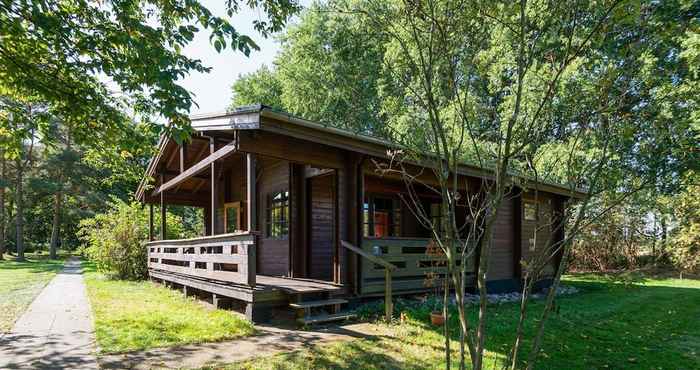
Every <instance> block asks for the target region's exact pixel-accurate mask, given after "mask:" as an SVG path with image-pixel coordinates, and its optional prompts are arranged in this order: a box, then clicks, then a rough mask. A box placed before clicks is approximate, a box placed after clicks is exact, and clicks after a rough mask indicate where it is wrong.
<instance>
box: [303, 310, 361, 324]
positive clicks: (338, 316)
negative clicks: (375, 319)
mask: <svg viewBox="0 0 700 370" xmlns="http://www.w3.org/2000/svg"><path fill="white" fill-rule="evenodd" d="M356 316H357V315H356V314H354V313H352V312H339V313H334V314H330V315H318V316H309V317H303V318H300V319H298V320H297V321H298V322H299V323H301V324H304V325H311V324H321V323H324V322H331V321H341V320H348V319H353V318H355V317H356Z"/></svg>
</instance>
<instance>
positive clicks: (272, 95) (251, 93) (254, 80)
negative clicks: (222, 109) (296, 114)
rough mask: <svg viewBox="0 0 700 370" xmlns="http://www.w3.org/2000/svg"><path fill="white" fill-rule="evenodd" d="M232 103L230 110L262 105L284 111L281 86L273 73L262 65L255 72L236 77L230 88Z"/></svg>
mask: <svg viewBox="0 0 700 370" xmlns="http://www.w3.org/2000/svg"><path fill="white" fill-rule="evenodd" d="M231 91H232V92H233V101H232V103H231V108H237V107H241V106H245V105H253V104H264V105H267V106H270V107H273V108H277V109H284V104H282V84H281V83H280V81H279V79H278V77H277V75H276V74H275V72H273V71H271V70H270V69H269V68H268V67H267V66H266V65H263V66H262V67H260V69H258V70H257V71H255V72H252V73H249V74H245V75H242V76H238V79H237V80H236V82H234V83H233V86H231Z"/></svg>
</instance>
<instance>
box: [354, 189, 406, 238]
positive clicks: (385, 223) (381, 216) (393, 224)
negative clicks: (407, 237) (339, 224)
mask: <svg viewBox="0 0 700 370" xmlns="http://www.w3.org/2000/svg"><path fill="white" fill-rule="evenodd" d="M362 223H363V225H362V230H363V234H364V236H373V237H377V238H382V237H387V236H400V235H401V205H400V203H399V201H398V200H396V199H391V198H383V197H374V196H370V197H367V198H366V199H365V202H364V205H363V210H362Z"/></svg>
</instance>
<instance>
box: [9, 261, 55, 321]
mask: <svg viewBox="0 0 700 370" xmlns="http://www.w3.org/2000/svg"><path fill="white" fill-rule="evenodd" d="M8 257H9V256H5V258H8ZM45 257H46V256H35V255H27V259H26V260H25V261H24V262H15V261H14V260H2V261H0V333H6V332H9V331H10V330H11V329H12V326H13V325H14V323H15V321H16V320H17V318H19V316H20V315H22V313H23V312H24V311H25V310H26V309H27V307H28V306H29V304H30V303H32V301H33V300H34V298H35V297H36V296H37V295H38V294H39V292H41V290H42V289H43V288H44V286H46V284H47V283H48V282H49V281H50V280H51V279H52V278H53V277H54V275H56V272H58V271H60V270H61V269H62V268H63V261H62V260H56V261H51V260H48V259H47V258H45Z"/></svg>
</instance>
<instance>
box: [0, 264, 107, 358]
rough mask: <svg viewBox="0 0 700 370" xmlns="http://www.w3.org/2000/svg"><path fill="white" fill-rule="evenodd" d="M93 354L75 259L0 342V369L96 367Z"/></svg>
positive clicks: (90, 324) (90, 326)
mask: <svg viewBox="0 0 700 370" xmlns="http://www.w3.org/2000/svg"><path fill="white" fill-rule="evenodd" d="M94 353H95V335H94V329H93V322H92V315H91V311H90V302H89V301H88V298H87V293H86V290H85V284H84V282H83V275H82V270H81V268H80V260H79V259H77V258H71V259H70V260H68V261H67V262H66V265H65V267H64V269H63V271H61V272H60V273H58V275H56V277H54V278H53V280H51V282H50V283H49V284H48V285H47V286H46V287H45V288H44V290H42V291H41V293H40V294H39V295H38V296H37V297H36V299H34V302H32V304H31V305H30V306H29V309H28V310H27V311H26V312H25V313H24V314H23V315H22V317H20V318H19V320H17V322H16V323H15V326H14V328H13V329H12V331H11V332H10V333H8V334H6V335H5V336H3V337H1V338H0V369H98V365H97V361H96V358H95V355H94Z"/></svg>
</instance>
